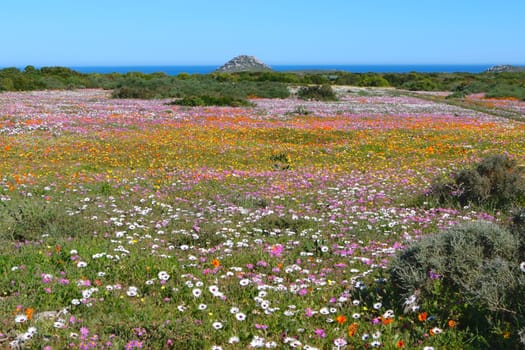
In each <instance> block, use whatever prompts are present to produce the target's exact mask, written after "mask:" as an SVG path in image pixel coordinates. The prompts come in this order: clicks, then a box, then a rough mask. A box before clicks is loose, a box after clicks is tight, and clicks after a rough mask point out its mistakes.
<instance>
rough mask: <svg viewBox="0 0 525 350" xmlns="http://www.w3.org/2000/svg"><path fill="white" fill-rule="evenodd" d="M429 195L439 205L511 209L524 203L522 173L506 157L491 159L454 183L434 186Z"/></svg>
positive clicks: (514, 162)
mask: <svg viewBox="0 0 525 350" xmlns="http://www.w3.org/2000/svg"><path fill="white" fill-rule="evenodd" d="M430 195H431V196H433V197H434V198H436V199H437V200H438V201H439V202H440V203H444V202H450V203H452V204H454V203H458V204H460V205H461V206H465V205H470V204H474V205H478V206H482V207H485V208H490V209H493V208H497V209H502V208H509V207H512V206H516V205H519V204H520V203H522V202H523V200H524V199H525V180H524V177H523V170H522V169H521V168H520V167H519V166H518V165H517V163H516V161H515V160H513V159H511V158H509V157H508V156H506V155H493V156H489V157H487V158H485V159H483V160H482V161H481V162H480V163H479V164H478V165H477V166H476V167H474V168H471V169H463V170H461V171H459V172H458V173H457V174H456V175H455V176H454V177H453V180H452V181H448V182H438V181H437V182H434V183H433V184H432V187H431V190H430Z"/></svg>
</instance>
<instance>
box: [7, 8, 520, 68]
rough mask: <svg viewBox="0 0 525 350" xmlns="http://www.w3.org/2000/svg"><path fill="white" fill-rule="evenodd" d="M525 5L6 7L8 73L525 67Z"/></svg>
mask: <svg viewBox="0 0 525 350" xmlns="http://www.w3.org/2000/svg"><path fill="white" fill-rule="evenodd" d="M524 16H525V0H499V1H488V0H360V1H358V0H324V1H309V0H223V1H219V0H208V1H206V0H188V1H179V0H150V1H146V0H141V1H139V0H89V1H86V0H1V6H0V33H1V34H0V67H6V66H17V67H24V66H25V65H30V64H31V65H35V66H45V65H48V66H58V65H61V66H97V65H220V64H222V63H224V62H226V61H227V60H229V59H231V58H232V57H234V56H236V55H239V54H249V55H254V56H257V57H258V58H259V59H261V60H262V61H264V62H265V63H268V64H270V65H271V64H274V65H275V64H504V63H509V64H525V45H524V40H525V39H524V35H525V22H524V18H525V17H524Z"/></svg>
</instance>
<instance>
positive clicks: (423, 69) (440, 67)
mask: <svg viewBox="0 0 525 350" xmlns="http://www.w3.org/2000/svg"><path fill="white" fill-rule="evenodd" d="M491 66H492V65H490V64H481V65H480V64H478V65H468V64H463V65H460V64H458V65H452V64H450V65H445V64H433V65H432V64H428V65H414V64H412V65H272V66H271V68H272V69H274V70H276V71H278V72H287V71H295V72H296V71H311V72H319V71H326V72H329V71H345V72H352V73H369V72H373V73H409V72H419V73H455V72H462V73H481V72H483V71H485V70H487V69H488V68H490V67H491ZM218 67H219V66H218V65H200V66H199V65H196V66H189V65H188V66H182V65H177V66H71V67H70V68H71V69H73V70H75V71H78V72H81V73H100V74H109V73H129V72H141V73H146V74H149V73H156V72H163V73H165V74H167V75H178V74H180V73H189V74H209V73H212V72H213V71H214V70H215V69H217V68H218Z"/></svg>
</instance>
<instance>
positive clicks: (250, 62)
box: [215, 55, 272, 73]
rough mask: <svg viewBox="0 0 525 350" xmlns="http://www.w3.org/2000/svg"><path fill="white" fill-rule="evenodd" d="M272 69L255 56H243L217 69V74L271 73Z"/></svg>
mask: <svg viewBox="0 0 525 350" xmlns="http://www.w3.org/2000/svg"><path fill="white" fill-rule="evenodd" d="M271 70H272V69H271V68H270V67H269V66H267V65H266V64H264V63H263V62H261V61H259V60H258V59H257V58H256V57H254V56H247V55H241V56H237V57H235V58H233V59H231V60H229V61H228V62H226V63H225V64H224V65H222V66H221V67H219V68H217V69H216V70H215V72H218V73H234V72H263V71H271Z"/></svg>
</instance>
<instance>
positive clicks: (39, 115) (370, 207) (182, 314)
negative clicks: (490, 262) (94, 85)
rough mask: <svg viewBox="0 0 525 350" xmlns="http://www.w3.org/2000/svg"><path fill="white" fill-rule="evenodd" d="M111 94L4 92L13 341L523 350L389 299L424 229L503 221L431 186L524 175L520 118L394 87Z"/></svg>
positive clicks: (4, 284) (2, 294) (3, 303)
mask: <svg viewBox="0 0 525 350" xmlns="http://www.w3.org/2000/svg"><path fill="white" fill-rule="evenodd" d="M110 95H111V92H110V91H105V90H99V89H80V90H69V91H32V92H4V93H2V94H0V243H1V245H0V347H1V348H3V347H5V348H11V349H26V348H27V349H46V350H49V349H255V348H266V349H268V348H275V349H288V348H298V349H310V350H311V349H365V348H374V347H376V348H381V349H425V350H430V349H436V350H437V349H469V348H472V349H475V348H479V347H480V346H481V345H483V344H488V343H487V342H486V339H488V338H487V337H488V336H487V334H489V333H490V337H495V338H498V339H500V340H499V341H500V342H501V344H502V346H503V347H504V346H508V348H513V347H512V346H513V345H508V344H517V342H516V339H519V337H520V334H519V331H520V329H517V328H516V327H514V326H513V324H512V322H511V321H509V322H507V323H506V322H501V323H500V324H498V325H497V327H496V326H494V327H492V328H490V329H487V332H488V333H487V334H482V333H479V332H478V333H477V332H476V330H474V329H472V328H471V327H470V325H467V324H465V323H464V321H462V320H461V319H460V318H459V316H458V313H457V312H456V311H457V310H456V309H455V308H451V309H446V308H445V307H444V305H448V302H450V301H451V300H447V303H444V298H445V296H443V295H441V296H440V295H439V289H436V290H437V292H436V295H435V297H434V298H430V297H428V296H426V295H425V298H423V297H422V296H421V295H419V294H418V291H417V290H413V291H408V292H407V293H406V294H399V293H395V290H394V288H392V286H391V284H390V283H391V281H390V276H389V274H388V269H389V266H390V265H389V263H390V261H391V259H393V257H394V256H396V254H399V253H400V252H401V251H403V250H404V249H406V247H407V246H408V245H410V244H411V243H412V242H415V241H418V240H420V239H421V238H422V237H425V236H427V235H432V234H436V233H438V232H441V231H443V230H447V229H448V228H451V227H455V226H456V225H459V224H461V223H468V222H471V221H477V220H483V221H488V222H493V223H496V224H506V223H507V222H508V220H509V217H510V215H511V213H510V212H509V211H507V210H500V209H497V208H493V209H492V208H481V207H477V206H470V205H466V206H454V205H446V203H445V204H444V203H438V202H436V201H433V200H432V199H431V198H426V197H425V193H427V192H428V191H429V189H430V187H431V184H432V182H433V181H434V180H435V179H436V178H445V177H447V176H449V175H450V174H451V173H453V172H455V171H457V170H458V169H461V168H463V167H466V166H468V165H469V164H473V163H475V162H477V161H479V160H480V159H482V158H484V157H485V156H488V155H492V154H505V155H508V156H509V157H510V158H512V159H515V160H517V162H518V163H519V164H521V165H523V159H525V138H524V137H523V136H524V135H525V124H523V122H520V121H517V120H510V119H505V118H502V117H498V116H496V115H491V114H485V113H483V112H480V111H476V110H473V109H465V108H461V107H459V106H454V105H451V104H447V103H445V102H446V101H445V100H444V99H443V101H442V102H440V101H439V100H438V99H433V100H429V99H422V98H418V97H417V96H415V95H414V94H412V95H408V94H403V93H402V91H399V90H394V89H372V88H371V89H364V88H350V87H344V88H343V87H340V88H339V89H338V90H337V95H338V100H337V101H325V102H320V101H305V100H299V99H296V98H293V97H291V98H287V99H261V98H252V99H250V102H252V105H251V106H246V107H185V106H176V105H170V104H168V103H169V102H171V101H170V100H162V99H161V100H138V99H112V98H111V96H110ZM473 99H476V100H479V101H481V102H480V103H490V104H491V108H492V107H493V108H499V107H501V108H503V107H505V108H511V109H512V110H513V111H518V112H517V113H521V112H523V111H524V110H525V102H523V101H514V100H513V101H508V102H504V101H503V100H490V101H485V100H483V98H482V97H479V96H474V97H473ZM502 106H503V107H502ZM515 269H521V271H522V272H523V277H522V278H523V279H525V262H521V265H519V264H516V266H515ZM441 274H442V272H440V271H428V281H430V282H432V283H434V281H436V288H438V287H439V285H438V282H439V281H440V277H441ZM520 283H524V282H523V280H522V281H521V282H520ZM522 286H525V283H524V284H522ZM500 287H501V288H505V286H500ZM453 297H454V296H450V295H446V298H449V299H450V298H453ZM521 307H523V303H522V304H521ZM516 311H517V312H521V313H522V315H523V310H516ZM521 326H525V325H524V324H521ZM480 344H481V345H480ZM506 344H507V345H506ZM487 346H488V345H487Z"/></svg>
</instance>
